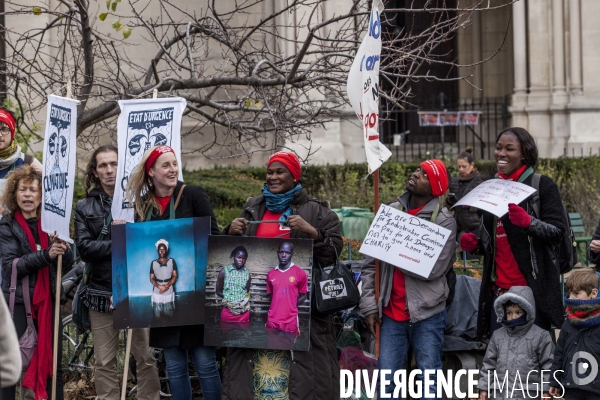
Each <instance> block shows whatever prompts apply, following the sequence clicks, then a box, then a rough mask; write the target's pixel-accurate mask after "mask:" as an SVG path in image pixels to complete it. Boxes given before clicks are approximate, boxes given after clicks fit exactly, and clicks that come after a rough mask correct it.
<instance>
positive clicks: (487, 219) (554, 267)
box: [477, 174, 566, 339]
mask: <svg viewBox="0 0 600 400" xmlns="http://www.w3.org/2000/svg"><path fill="white" fill-rule="evenodd" d="M532 178H533V174H532V175H530V176H529V177H527V179H525V181H524V182H523V183H524V184H526V185H530V186H531V180H532ZM519 205H520V206H521V207H523V208H524V209H525V210H526V211H527V212H528V213H529V214H530V215H532V214H533V206H532V198H529V199H527V200H525V201H523V202H522V203H520V204H519ZM540 214H541V216H540V219H538V218H536V217H533V216H532V217H531V225H530V226H529V228H527V229H522V228H519V227H517V226H515V225H513V224H512V222H510V219H509V218H508V213H507V214H505V215H504V216H503V217H502V223H503V224H504V229H505V231H506V235H507V237H508V243H509V245H510V249H511V251H512V253H513V255H514V257H515V260H516V261H517V264H518V265H519V269H520V271H521V273H522V274H523V276H524V277H525V280H526V281H527V286H529V287H530V288H531V290H532V291H533V296H534V299H535V306H536V314H537V313H539V314H541V315H542V316H543V317H544V318H545V319H546V320H548V321H550V322H551V323H552V324H554V326H561V325H562V323H563V321H564V314H565V311H564V308H563V304H562V294H561V289H560V273H559V265H558V258H557V246H558V244H559V243H560V241H561V240H562V238H563V237H564V235H565V232H566V227H565V221H564V220H563V205H562V200H561V198H560V193H559V191H558V187H557V186H556V183H554V181H553V180H552V179H550V178H548V177H547V176H542V177H541V179H540ZM481 215H482V221H481V226H480V230H479V249H478V252H479V254H483V256H484V265H483V278H482V282H481V289H480V292H479V313H478V317H477V337H478V338H479V339H482V338H484V337H487V336H489V334H490V319H491V317H492V315H493V310H492V307H493V304H492V297H493V294H492V285H493V282H492V271H493V270H494V268H495V261H494V251H495V249H494V246H495V234H496V226H495V225H494V223H495V221H496V217H495V216H494V215H492V214H490V213H487V212H481Z"/></svg>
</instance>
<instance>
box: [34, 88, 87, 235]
mask: <svg viewBox="0 0 600 400" xmlns="http://www.w3.org/2000/svg"><path fill="white" fill-rule="evenodd" d="M78 104H79V101H77V100H73V99H67V98H65V97H58V96H54V95H50V96H48V115H47V117H46V131H45V134H44V161H43V163H42V230H43V231H44V232H47V233H54V232H56V233H57V234H58V237H59V238H60V239H62V240H65V241H67V242H69V243H73V241H72V240H71V237H70V232H69V226H70V224H71V210H72V208H73V188H74V182H75V164H76V162H77V159H76V150H77V105H78Z"/></svg>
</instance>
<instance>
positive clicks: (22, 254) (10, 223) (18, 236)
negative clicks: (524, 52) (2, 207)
mask: <svg viewBox="0 0 600 400" xmlns="http://www.w3.org/2000/svg"><path fill="white" fill-rule="evenodd" d="M41 234H43V233H42V232H40V235H41ZM0 252H1V253H2V293H3V294H4V298H5V299H6V302H7V303H8V301H9V299H10V276H11V272H12V262H13V260H14V259H15V258H19V261H18V262H17V290H16V292H15V303H16V304H23V288H22V285H21V279H23V278H24V277H25V276H27V275H29V296H30V299H32V300H33V289H34V288H35V283H36V281H37V272H38V271H39V270H40V269H42V268H44V267H45V266H50V289H51V290H52V299H53V301H54V299H55V298H56V297H55V293H56V272H57V264H56V263H57V261H58V257H57V258H55V259H54V260H51V259H50V257H49V256H48V251H47V250H40V251H36V252H32V251H31V247H30V246H29V241H28V240H27V235H26V233H25V232H24V231H23V229H22V228H21V227H20V226H19V224H18V223H17V221H15V219H14V218H13V216H12V214H10V215H6V216H4V217H2V219H1V220H0ZM62 259H63V262H62V271H63V274H64V273H67V272H68V271H69V270H70V269H71V266H72V265H73V252H72V251H71V248H68V249H67V252H66V253H65V254H64V255H63V258H62Z"/></svg>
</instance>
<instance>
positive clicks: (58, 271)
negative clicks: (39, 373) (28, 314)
mask: <svg viewBox="0 0 600 400" xmlns="http://www.w3.org/2000/svg"><path fill="white" fill-rule="evenodd" d="M56 264H57V268H56V300H55V302H54V347H53V348H52V397H51V398H52V399H56V374H57V370H58V356H59V354H58V341H59V340H62V335H60V336H59V334H60V333H61V332H59V331H58V326H59V324H60V292H61V289H62V282H61V277H62V254H59V255H58V261H57V262H56ZM61 358H62V357H61Z"/></svg>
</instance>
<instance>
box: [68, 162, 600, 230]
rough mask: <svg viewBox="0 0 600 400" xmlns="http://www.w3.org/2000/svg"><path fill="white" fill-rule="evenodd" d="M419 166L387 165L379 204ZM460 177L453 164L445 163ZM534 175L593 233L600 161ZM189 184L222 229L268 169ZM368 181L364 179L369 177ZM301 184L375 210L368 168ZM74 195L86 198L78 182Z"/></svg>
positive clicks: (315, 171)
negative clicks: (550, 183) (547, 180)
mask: <svg viewBox="0 0 600 400" xmlns="http://www.w3.org/2000/svg"><path fill="white" fill-rule="evenodd" d="M476 165H477V168H478V169H479V171H480V172H481V173H482V174H483V175H484V176H485V177H492V176H493V175H494V174H495V172H496V171H495V163H494V162H493V161H477V162H476ZM417 166H418V163H399V162H392V161H390V162H386V163H385V164H383V166H382V167H381V170H380V201H381V202H389V201H392V200H393V199H395V198H396V196H398V195H399V194H401V193H402V192H404V187H405V184H406V181H407V179H408V177H409V176H410V174H411V173H412V172H413V171H414V170H415V168H416V167H417ZM447 166H448V169H449V170H450V172H451V174H452V175H453V176H456V166H455V164H454V163H451V164H447ZM536 171H537V172H539V173H541V174H544V175H548V176H550V177H551V178H552V179H554V181H555V182H556V183H557V185H558V187H559V190H560V192H561V195H562V198H563V202H564V203H565V206H566V207H567V209H568V210H569V211H570V212H579V213H581V215H582V218H583V221H584V224H585V227H586V232H587V233H588V234H591V232H593V230H594V228H595V227H596V223H597V222H598V219H599V218H600V187H599V185H598V183H599V181H600V157H597V156H593V157H583V158H556V159H542V160H540V162H539V164H538V166H537V168H536ZM184 178H185V181H186V183H187V184H195V185H200V186H202V187H203V188H204V189H205V190H206V193H207V194H208V197H209V198H210V201H211V204H212V205H213V209H214V211H215V215H216V217H217V221H218V223H219V226H221V227H224V226H225V225H227V224H228V223H229V222H231V220H232V219H233V218H235V217H237V216H238V215H239V214H240V211H241V209H242V207H243V205H244V203H245V202H246V200H247V199H248V198H249V197H252V196H257V195H259V194H260V193H261V189H262V187H263V184H264V179H265V169H264V168H214V169H205V170H198V171H184ZM365 178H366V179H365ZM302 184H303V185H304V187H305V188H306V189H307V190H308V193H309V194H311V195H313V196H315V197H318V198H320V199H321V200H329V201H330V203H331V206H332V207H342V206H355V207H364V208H369V209H371V210H372V209H373V196H374V195H373V177H372V176H369V177H367V166H366V164H345V165H326V166H307V167H304V168H303V169H302ZM76 188H77V190H76V193H77V196H76V197H81V196H82V194H83V193H82V190H81V185H80V183H79V182H77V184H76Z"/></svg>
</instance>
